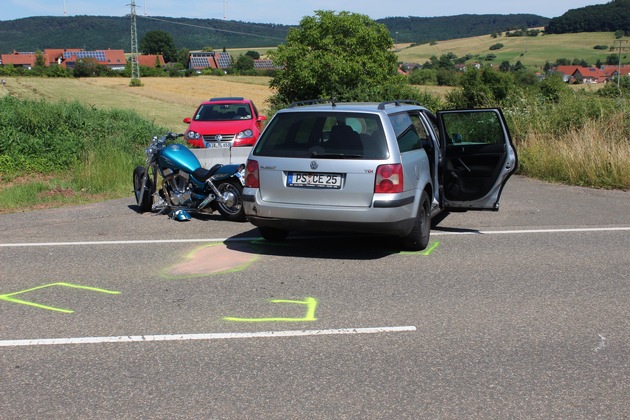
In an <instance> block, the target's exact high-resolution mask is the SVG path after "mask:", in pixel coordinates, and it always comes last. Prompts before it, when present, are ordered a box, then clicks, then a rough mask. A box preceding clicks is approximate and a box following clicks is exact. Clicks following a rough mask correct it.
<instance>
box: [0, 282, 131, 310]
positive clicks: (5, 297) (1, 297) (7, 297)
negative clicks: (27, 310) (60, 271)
mask: <svg viewBox="0 0 630 420" xmlns="http://www.w3.org/2000/svg"><path fill="white" fill-rule="evenodd" d="M52 286H61V287H70V288H73V289H82V290H89V291H91V292H99V293H107V294H110V295H118V294H120V292H116V291H113V290H106V289H99V288H98V287H90V286H81V285H78V284H72V283H63V282H61V283H50V284H45V285H43V286H37V287H33V288H32V289H26V290H21V291H19V292H13V293H7V294H6V295H0V300H5V301H7V302H13V303H19V304H22V305H27V306H34V307H36V308H41V309H48V310H49V311H57V312H63V313H65V314H71V313H74V311H73V310H71V309H63V308H55V307H54V306H47V305H42V304H39V303H35V302H29V301H27V300H21V299H16V298H14V297H13V296H16V295H21V294H24V293H28V292H33V291H35V290H40V289H44V288H46V287H52Z"/></svg>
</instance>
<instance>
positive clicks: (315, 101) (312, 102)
mask: <svg viewBox="0 0 630 420" xmlns="http://www.w3.org/2000/svg"><path fill="white" fill-rule="evenodd" d="M327 103H332V105H333V106H335V101H334V100H332V101H331V100H330V99H309V100H306V101H297V102H293V103H292V104H291V105H289V106H288V107H287V108H295V107H298V106H305V105H317V104H327Z"/></svg>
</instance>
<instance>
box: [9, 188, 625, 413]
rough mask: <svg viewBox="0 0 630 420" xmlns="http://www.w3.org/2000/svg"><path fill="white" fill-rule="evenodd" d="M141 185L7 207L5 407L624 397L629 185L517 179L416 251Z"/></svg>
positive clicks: (143, 408) (395, 405) (562, 402)
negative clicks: (157, 198)
mask: <svg viewBox="0 0 630 420" xmlns="http://www.w3.org/2000/svg"><path fill="white" fill-rule="evenodd" d="M134 208H135V206H134V205H133V202H132V199H131V198H130V199H125V200H116V201H109V202H105V203H100V204H94V205H89V206H82V207H74V208H66V209H52V210H45V211H33V212H24V213H17V214H10V215H1V216H0V232H2V239H1V240H0V267H1V270H0V314H1V319H2V323H1V325H0V378H1V381H0V418H2V419H13V418H108V419H109V418H169V419H172V418H303V417H307V416H310V417H316V418H397V419H398V418H463V417H465V418H483V419H487V418H508V417H509V418H554V417H555V418H588V419H592V418H609V419H612V418H627V417H630V403H629V402H628V401H630V306H629V302H630V251H629V250H630V193H628V192H619V191H601V190H591V189H584V188H576V187H567V186H559V185H552V184H546V183H543V182H538V181H532V180H528V179H525V178H519V177H515V178H512V179H511V180H510V182H509V183H508V185H507V187H506V189H505V191H504V195H503V198H502V207H501V210H500V211H499V212H498V213H495V212H492V213H490V212H488V213H463V214H453V215H450V216H449V217H447V218H446V219H445V220H444V221H443V222H442V223H441V224H440V225H439V226H438V227H437V228H436V229H434V230H433V231H432V242H431V245H430V247H429V249H428V250H427V251H426V252H420V253H400V252H398V251H397V250H396V246H395V242H392V241H390V240H387V239H384V238H374V237H366V236H343V235H325V236H324V235H316V234H300V235H295V236H291V237H290V238H289V240H288V241H287V242H286V243H283V244H269V243H266V242H264V241H262V240H260V239H259V238H258V233H257V230H256V229H255V228H253V227H252V226H251V225H249V224H247V223H231V222H226V221H223V220H221V219H220V218H219V217H218V216H217V217H214V216H210V217H207V218H205V219H193V220H192V221H190V222H183V223H181V222H175V221H172V220H169V219H168V218H167V217H166V216H159V215H149V214H139V213H136V212H135V211H134Z"/></svg>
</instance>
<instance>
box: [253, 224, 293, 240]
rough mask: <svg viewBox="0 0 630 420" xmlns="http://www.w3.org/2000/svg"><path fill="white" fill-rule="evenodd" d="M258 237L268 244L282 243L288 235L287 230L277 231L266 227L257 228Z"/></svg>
mask: <svg viewBox="0 0 630 420" xmlns="http://www.w3.org/2000/svg"><path fill="white" fill-rule="evenodd" d="M258 230H259V231H260V235H261V236H262V237H263V238H264V239H265V240H266V241H269V242H282V241H284V240H285V239H287V236H288V235H289V231H288V230H283V229H277V228H272V227H267V226H259V227H258Z"/></svg>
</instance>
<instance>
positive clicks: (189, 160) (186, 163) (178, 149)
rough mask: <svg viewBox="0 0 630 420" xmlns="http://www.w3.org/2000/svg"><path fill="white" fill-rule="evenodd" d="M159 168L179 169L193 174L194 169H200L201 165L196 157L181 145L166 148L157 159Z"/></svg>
mask: <svg viewBox="0 0 630 420" xmlns="http://www.w3.org/2000/svg"><path fill="white" fill-rule="evenodd" d="M158 161H159V164H160V167H162V168H164V167H168V168H172V169H179V170H181V171H184V172H188V173H193V172H194V171H195V169H198V168H201V163H199V159H197V156H195V155H194V154H193V152H191V151H190V149H188V148H187V147H186V146H184V145H181V144H171V145H168V146H166V147H165V148H164V149H163V150H162V151H161V152H160V156H159V158H158Z"/></svg>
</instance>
